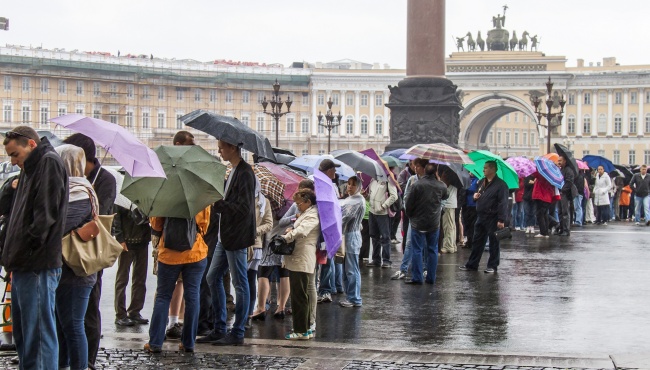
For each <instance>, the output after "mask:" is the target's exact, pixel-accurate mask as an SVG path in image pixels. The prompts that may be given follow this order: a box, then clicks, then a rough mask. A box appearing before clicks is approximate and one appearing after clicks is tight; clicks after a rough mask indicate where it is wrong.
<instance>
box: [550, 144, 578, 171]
mask: <svg viewBox="0 0 650 370" xmlns="http://www.w3.org/2000/svg"><path fill="white" fill-rule="evenodd" d="M555 151H556V152H557V154H559V155H561V156H563V157H565V158H566V159H567V162H568V163H569V165H570V166H571V168H573V170H574V171H576V173H578V171H579V168H578V162H576V159H575V158H574V157H573V152H572V151H570V150H569V148H567V147H566V146H564V145H562V144H558V143H555Z"/></svg>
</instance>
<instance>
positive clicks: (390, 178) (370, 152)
mask: <svg viewBox="0 0 650 370" xmlns="http://www.w3.org/2000/svg"><path fill="white" fill-rule="evenodd" d="M359 153H363V154H365V155H367V156H368V157H370V158H372V159H374V160H375V161H377V163H379V164H380V165H381V167H382V168H383V169H384V173H385V174H386V175H387V176H388V181H390V182H391V183H392V184H393V185H395V187H396V188H397V191H398V192H399V193H402V188H400V186H399V183H398V182H397V178H396V177H395V174H394V173H393V172H392V171H391V170H390V168H388V164H387V163H386V162H385V161H383V160H382V159H381V158H380V157H379V154H377V152H376V151H375V150H374V149H373V148H368V149H364V150H361V151H359ZM361 180H362V181H363V183H364V184H365V183H366V179H363V178H362V179H361ZM368 183H370V181H368Z"/></svg>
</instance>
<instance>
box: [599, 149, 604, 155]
mask: <svg viewBox="0 0 650 370" xmlns="http://www.w3.org/2000/svg"><path fill="white" fill-rule="evenodd" d="M598 155H599V156H601V157H604V156H605V150H604V149H598Z"/></svg>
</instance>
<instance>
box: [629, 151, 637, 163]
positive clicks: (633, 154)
mask: <svg viewBox="0 0 650 370" xmlns="http://www.w3.org/2000/svg"><path fill="white" fill-rule="evenodd" d="M627 164H629V165H633V164H636V150H634V149H630V151H629V152H628V156H627Z"/></svg>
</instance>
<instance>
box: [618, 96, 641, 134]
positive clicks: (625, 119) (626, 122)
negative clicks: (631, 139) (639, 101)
mask: <svg viewBox="0 0 650 370" xmlns="http://www.w3.org/2000/svg"><path fill="white" fill-rule="evenodd" d="M628 95H630V89H623V122H621V124H622V126H623V127H622V130H621V135H622V136H623V137H627V136H628V135H629V132H630V126H629V124H630V122H629V120H628V111H627V104H628ZM638 124H639V122H638V121H637V125H638Z"/></svg>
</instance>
